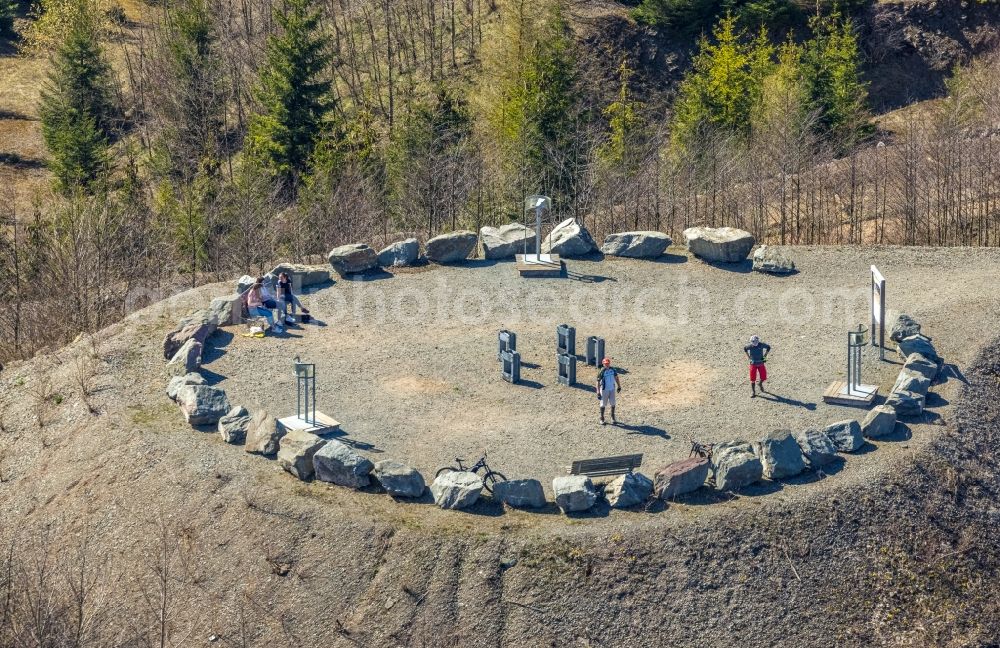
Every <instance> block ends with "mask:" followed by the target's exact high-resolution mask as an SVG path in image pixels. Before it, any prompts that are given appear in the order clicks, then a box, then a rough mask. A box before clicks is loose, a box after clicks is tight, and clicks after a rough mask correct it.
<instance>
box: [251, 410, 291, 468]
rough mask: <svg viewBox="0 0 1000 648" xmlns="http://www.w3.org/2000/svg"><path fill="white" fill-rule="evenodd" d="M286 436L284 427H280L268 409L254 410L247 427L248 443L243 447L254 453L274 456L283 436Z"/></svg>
mask: <svg viewBox="0 0 1000 648" xmlns="http://www.w3.org/2000/svg"><path fill="white" fill-rule="evenodd" d="M283 436H285V431H284V428H282V427H280V426H279V425H278V423H277V421H276V420H275V418H274V417H273V416H271V415H270V414H268V413H267V411H266V410H259V411H256V412H254V414H253V417H252V418H251V419H250V427H249V428H248V429H247V437H246V445H244V446H243V449H244V450H246V451H247V452H250V453H253V454H260V455H264V456H268V457H269V456H272V455H274V454H277V452H278V445H279V443H280V442H281V437H283Z"/></svg>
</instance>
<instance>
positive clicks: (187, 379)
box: [167, 372, 205, 401]
mask: <svg viewBox="0 0 1000 648" xmlns="http://www.w3.org/2000/svg"><path fill="white" fill-rule="evenodd" d="M204 384H205V377H204V376H202V375H201V374H200V373H195V372H191V373H188V374H185V375H183V376H174V377H173V378H171V379H170V382H169V383H168V384H167V398H169V399H170V400H172V401H176V400H177V394H178V392H180V390H181V388H182V387H186V386H188V385H204Z"/></svg>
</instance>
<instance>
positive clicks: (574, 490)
mask: <svg viewBox="0 0 1000 648" xmlns="http://www.w3.org/2000/svg"><path fill="white" fill-rule="evenodd" d="M552 492H553V493H555V496H556V505H557V506H558V507H559V509H560V510H562V512H563V513H579V512H582V511H589V510H590V509H591V507H593V506H594V504H595V503H596V502H597V491H596V490H594V484H593V482H591V481H590V477H587V476H586V475H564V476H562V477H556V478H555V479H553V480H552Z"/></svg>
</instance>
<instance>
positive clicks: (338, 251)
mask: <svg viewBox="0 0 1000 648" xmlns="http://www.w3.org/2000/svg"><path fill="white" fill-rule="evenodd" d="M327 259H328V260H329V261H330V265H331V266H333V269H334V270H336V271H337V274H339V275H340V276H342V277H343V276H347V275H351V274H358V273H361V272H367V271H369V270H371V269H372V268H374V267H375V266H376V265H377V264H378V257H377V256H376V254H375V250H373V249H371V248H370V247H368V246H367V245H366V244H364V243H350V244H348V245H341V246H340V247H336V248H333V249H332V250H330V254H328V255H327Z"/></svg>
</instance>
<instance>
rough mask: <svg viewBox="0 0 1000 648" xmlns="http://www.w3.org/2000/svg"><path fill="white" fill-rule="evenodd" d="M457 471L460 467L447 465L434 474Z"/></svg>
mask: <svg viewBox="0 0 1000 648" xmlns="http://www.w3.org/2000/svg"><path fill="white" fill-rule="evenodd" d="M457 471H458V468H455V467H454V466H445V467H444V468H441V469H440V470H438V471H437V472H436V473H434V476H435V477H440V476H441V475H443V474H445V473H449V472H457Z"/></svg>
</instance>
